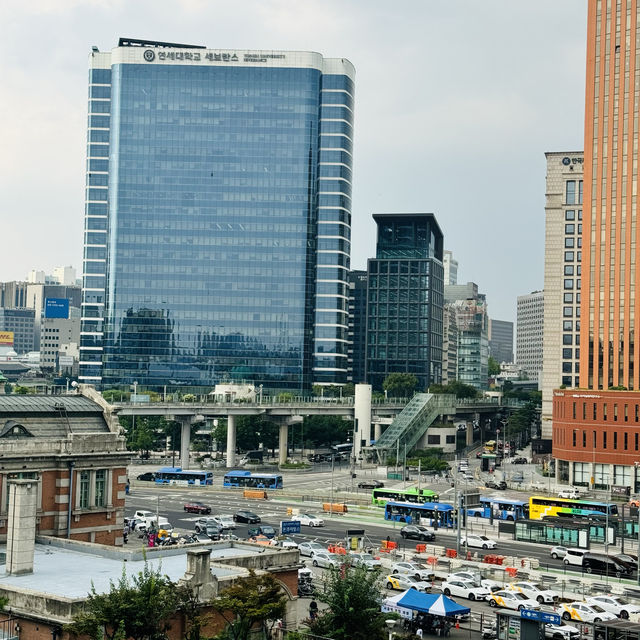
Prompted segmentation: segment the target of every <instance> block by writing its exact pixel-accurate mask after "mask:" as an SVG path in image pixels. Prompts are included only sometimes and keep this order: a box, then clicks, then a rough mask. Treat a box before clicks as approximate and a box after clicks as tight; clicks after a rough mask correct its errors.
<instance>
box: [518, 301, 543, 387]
mask: <svg viewBox="0 0 640 640" xmlns="http://www.w3.org/2000/svg"><path fill="white" fill-rule="evenodd" d="M543 326H544V293H543V292H542V291H534V292H532V293H530V294H527V295H525V296H518V301H517V324H516V364H518V365H520V366H521V367H522V370H523V372H524V374H525V375H526V376H527V377H528V378H529V380H540V378H541V374H542V346H543Z"/></svg>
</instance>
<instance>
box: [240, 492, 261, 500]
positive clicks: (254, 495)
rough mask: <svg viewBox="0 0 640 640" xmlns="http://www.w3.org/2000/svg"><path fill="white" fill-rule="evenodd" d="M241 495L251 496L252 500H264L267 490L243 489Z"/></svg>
mask: <svg viewBox="0 0 640 640" xmlns="http://www.w3.org/2000/svg"><path fill="white" fill-rule="evenodd" d="M242 495H243V496H244V497H245V498H251V499H254V500H266V499H267V492H266V491H263V490H262V489H245V490H244V491H243V492H242Z"/></svg>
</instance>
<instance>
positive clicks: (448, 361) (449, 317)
mask: <svg viewBox="0 0 640 640" xmlns="http://www.w3.org/2000/svg"><path fill="white" fill-rule="evenodd" d="M457 375H458V327H457V326H456V311H455V308H454V307H453V305H452V304H451V303H448V302H447V303H445V305H444V310H443V314H442V384H450V383H452V382H455V381H456V376H457Z"/></svg>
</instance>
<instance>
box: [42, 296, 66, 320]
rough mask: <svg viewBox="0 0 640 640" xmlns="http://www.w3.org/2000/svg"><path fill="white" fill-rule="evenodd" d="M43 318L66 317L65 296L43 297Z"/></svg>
mask: <svg viewBox="0 0 640 640" xmlns="http://www.w3.org/2000/svg"><path fill="white" fill-rule="evenodd" d="M44 317H45V318H68V317H69V301H68V300H67V299H66V298H45V299H44Z"/></svg>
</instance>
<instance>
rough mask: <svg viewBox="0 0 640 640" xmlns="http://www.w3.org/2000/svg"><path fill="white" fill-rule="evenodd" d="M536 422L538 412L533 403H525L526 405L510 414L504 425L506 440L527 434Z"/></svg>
mask: <svg viewBox="0 0 640 640" xmlns="http://www.w3.org/2000/svg"><path fill="white" fill-rule="evenodd" d="M537 422H538V411H537V405H536V403H535V402H527V404H526V405H525V406H524V407H522V408H521V409H518V410H517V411H515V412H514V413H512V414H511V415H510V416H509V418H508V422H507V425H506V434H505V435H506V437H507V439H509V438H513V437H515V436H517V435H519V434H521V433H522V434H528V433H529V432H530V429H531V427H532V426H533V425H535V424H537Z"/></svg>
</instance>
